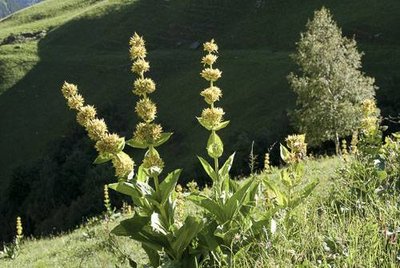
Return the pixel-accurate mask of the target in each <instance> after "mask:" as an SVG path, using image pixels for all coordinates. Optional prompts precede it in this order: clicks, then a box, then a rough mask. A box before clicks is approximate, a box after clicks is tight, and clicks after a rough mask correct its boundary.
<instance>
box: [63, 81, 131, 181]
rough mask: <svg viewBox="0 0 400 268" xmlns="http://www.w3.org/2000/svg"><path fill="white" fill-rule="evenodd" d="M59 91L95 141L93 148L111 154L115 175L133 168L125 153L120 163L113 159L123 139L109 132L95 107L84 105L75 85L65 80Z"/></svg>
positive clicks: (104, 153)
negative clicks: (98, 116)
mask: <svg viewBox="0 0 400 268" xmlns="http://www.w3.org/2000/svg"><path fill="white" fill-rule="evenodd" d="M61 92H62V93H63V95H64V97H65V98H66V100H67V103H68V106H69V107H70V108H71V109H74V110H76V111H77V115H76V121H77V122H78V123H79V124H80V125H81V126H83V127H84V128H85V129H86V131H87V133H88V136H89V138H90V139H91V140H93V141H95V142H96V145H95V148H96V150H97V151H98V152H99V154H100V155H111V157H112V160H113V161H112V162H113V165H114V168H115V169H116V176H117V177H118V178H122V177H121V176H120V175H121V174H129V173H131V172H132V170H133V166H134V162H133V160H132V159H131V158H130V157H129V156H128V155H126V157H124V159H123V161H124V163H123V164H121V163H120V162H121V161H120V160H115V159H116V158H117V155H118V154H120V152H121V151H122V148H123V145H124V139H123V138H121V137H119V136H118V135H117V134H110V133H109V131H108V128H107V125H106V123H105V122H104V119H102V118H97V112H96V109H95V107H93V106H91V105H84V103H85V100H84V98H83V97H82V95H80V94H79V93H78V88H77V86H76V85H73V84H69V83H67V82H65V83H64V85H63V86H62V88H61Z"/></svg>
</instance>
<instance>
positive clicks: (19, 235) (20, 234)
mask: <svg viewBox="0 0 400 268" xmlns="http://www.w3.org/2000/svg"><path fill="white" fill-rule="evenodd" d="M16 229H17V236H16V238H17V240H18V241H19V240H21V239H22V237H23V228H22V222H21V217H17V224H16Z"/></svg>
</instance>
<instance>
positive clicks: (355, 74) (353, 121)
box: [288, 7, 376, 153]
mask: <svg viewBox="0 0 400 268" xmlns="http://www.w3.org/2000/svg"><path fill="white" fill-rule="evenodd" d="M306 28H307V31H306V32H305V33H302V34H301V38H300V41H299V42H298V43H297V53H296V54H294V55H292V57H293V59H294V61H295V62H296V64H297V65H298V67H299V73H298V74H294V73H291V74H289V76H288V80H289V83H290V86H291V87H292V89H293V91H294V92H295V93H296V94H297V107H296V109H295V110H294V111H293V112H291V113H290V115H291V117H292V120H293V123H294V125H295V126H296V127H297V128H298V130H299V131H300V132H301V133H305V134H306V137H307V141H308V143H310V144H312V145H319V144H321V143H322V142H324V141H329V140H331V141H334V142H335V145H336V153H339V149H340V148H339V145H340V144H339V138H340V137H344V136H347V135H350V134H351V133H352V132H353V131H354V130H356V129H358V128H359V127H360V124H361V120H362V110H361V103H362V102H363V101H364V100H365V99H374V96H375V88H376V87H375V86H374V82H375V80H374V79H373V78H371V77H368V76H366V75H365V74H364V73H363V72H361V70H360V69H361V56H362V53H359V52H358V51H357V45H356V41H355V40H354V39H349V38H346V37H344V36H342V31H341V29H339V27H338V26H337V24H336V22H335V21H334V20H333V18H332V15H331V13H330V11H329V10H328V9H326V8H324V7H323V8H322V9H321V10H318V11H315V12H314V18H313V20H312V21H308V22H307V25H306Z"/></svg>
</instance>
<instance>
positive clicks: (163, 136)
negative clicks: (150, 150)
mask: <svg viewBox="0 0 400 268" xmlns="http://www.w3.org/2000/svg"><path fill="white" fill-rule="evenodd" d="M172 134H173V133H171V132H165V133H162V134H161V137H160V138H159V139H158V140H157V141H156V142H155V143H154V144H153V146H154V147H158V146H160V145H162V144H164V143H166V142H167V141H168V140H169V138H171V136H172Z"/></svg>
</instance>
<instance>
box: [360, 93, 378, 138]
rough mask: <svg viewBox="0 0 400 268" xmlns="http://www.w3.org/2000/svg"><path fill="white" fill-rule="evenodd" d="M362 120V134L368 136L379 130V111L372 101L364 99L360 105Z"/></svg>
mask: <svg viewBox="0 0 400 268" xmlns="http://www.w3.org/2000/svg"><path fill="white" fill-rule="evenodd" d="M361 108H362V112H363V118H362V119H361V129H362V132H363V133H364V134H365V135H367V136H369V135H373V134H374V133H375V132H376V131H377V130H378V128H379V118H378V114H379V110H378V108H377V107H376V103H375V101H374V100H372V99H366V100H364V101H363V102H362V105H361Z"/></svg>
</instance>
